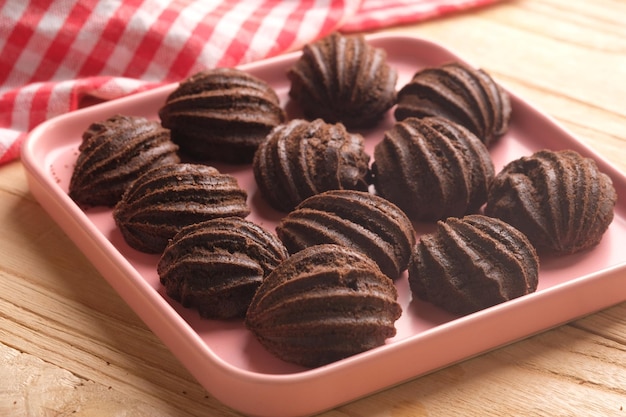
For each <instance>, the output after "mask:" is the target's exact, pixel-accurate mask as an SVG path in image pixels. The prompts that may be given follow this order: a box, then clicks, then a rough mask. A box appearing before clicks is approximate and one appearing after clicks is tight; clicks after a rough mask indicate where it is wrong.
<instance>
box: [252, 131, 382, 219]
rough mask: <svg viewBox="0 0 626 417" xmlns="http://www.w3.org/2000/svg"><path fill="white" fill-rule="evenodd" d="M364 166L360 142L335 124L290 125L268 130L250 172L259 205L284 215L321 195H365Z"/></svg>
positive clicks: (366, 167)
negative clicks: (346, 191) (350, 192)
mask: <svg viewBox="0 0 626 417" xmlns="http://www.w3.org/2000/svg"><path fill="white" fill-rule="evenodd" d="M369 160H370V157H369V155H368V154H367V153H365V149H364V143H363V137H362V136H361V135H360V134H355V133H350V132H348V131H347V130H346V128H345V127H344V126H343V125H342V124H341V123H326V122H324V121H323V120H322V119H316V120H314V121H312V122H309V121H307V120H303V119H294V120H291V121H289V122H287V123H285V124H282V125H279V126H277V127H276V128H274V130H272V132H271V133H270V134H269V135H268V136H267V138H266V140H265V141H264V142H263V143H261V145H260V146H259V149H258V150H257V152H256V154H255V156H254V161H253V163H252V169H253V172H254V178H255V180H256V183H257V185H258V187H259V190H260V192H261V195H262V196H263V197H264V198H265V200H266V201H267V202H268V203H269V204H270V205H271V206H272V207H273V208H275V209H277V210H280V211H290V210H293V208H294V207H296V206H297V205H298V204H299V203H300V202H302V201H303V200H304V199H306V198H308V197H310V196H312V195H315V194H319V193H321V192H324V191H328V190H339V189H350V190H360V191H365V190H367V188H368V179H369Z"/></svg>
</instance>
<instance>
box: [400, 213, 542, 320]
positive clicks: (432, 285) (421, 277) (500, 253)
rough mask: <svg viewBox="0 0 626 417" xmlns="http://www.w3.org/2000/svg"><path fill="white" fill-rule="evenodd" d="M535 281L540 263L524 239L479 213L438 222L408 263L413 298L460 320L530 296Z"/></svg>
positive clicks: (537, 277)
mask: <svg viewBox="0 0 626 417" xmlns="http://www.w3.org/2000/svg"><path fill="white" fill-rule="evenodd" d="M538 282H539V258H538V257H537V252H536V251H535V248H534V247H533V246H532V244H531V243H530V242H529V241H528V239H527V238H526V236H524V234H523V233H522V232H520V231H519V230H517V229H515V228H514V227H513V226H511V225H509V224H508V223H505V222H503V221H502V220H499V219H495V218H492V217H487V216H484V215H480V214H474V215H469V216H465V217H464V218H461V219H459V218H456V217H451V218H449V219H447V220H446V221H445V222H444V221H439V222H437V230H436V231H435V232H433V233H429V234H425V235H422V236H421V238H420V239H419V241H418V243H417V245H416V246H415V250H414V251H413V255H412V257H411V262H410V264H409V284H410V288H411V292H412V294H413V296H414V297H416V298H419V299H422V300H424V301H428V302H431V303H432V304H434V305H436V306H438V307H440V308H442V309H444V310H446V311H449V312H451V313H455V314H460V315H464V314H469V313H473V312H475V311H478V310H482V309H484V308H487V307H491V306H493V305H496V304H499V303H502V302H505V301H508V300H512V299H514V298H517V297H521V296H523V295H526V294H529V293H532V292H534V291H535V290H536V289H537V285H538Z"/></svg>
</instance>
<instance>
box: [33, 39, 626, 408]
mask: <svg viewBox="0 0 626 417" xmlns="http://www.w3.org/2000/svg"><path fill="white" fill-rule="evenodd" d="M366 38H367V39H368V41H370V42H390V41H406V42H418V43H423V44H428V45H430V46H433V47H436V48H439V49H442V50H444V51H445V52H447V53H448V54H450V55H452V56H454V57H456V58H457V59H459V60H460V61H464V60H463V59H462V58H461V57H459V55H458V54H456V53H454V52H453V51H452V50H450V49H448V48H446V47H444V46H442V45H440V44H437V43H435V42H432V41H429V40H425V39H422V38H420V37H418V36H415V35H413V34H403V33H401V32H393V33H385V32H382V33H378V34H375V35H368V36H366ZM299 54H300V51H295V52H291V53H288V54H285V55H280V56H277V57H274V58H269V59H267V60H263V61H258V62H255V63H252V64H247V65H243V66H240V67H239V68H241V69H244V70H251V71H253V70H255V69H256V68H259V67H264V66H270V65H275V64H276V63H280V62H286V61H290V60H292V59H294V57H296V56H298V55H299ZM465 62H467V61H465ZM177 84H178V83H171V84H166V85H163V86H161V87H157V88H154V89H151V90H147V91H144V92H140V93H137V94H134V95H131V96H127V97H124V98H120V99H116V100H111V101H109V102H105V103H102V104H98V105H95V106H92V107H88V108H85V109H80V110H77V111H74V112H71V113H67V114H64V115H61V116H58V117H56V118H54V119H51V120H48V121H46V122H44V123H42V124H41V125H39V126H38V127H36V128H35V129H34V130H33V131H32V132H31V133H30V134H29V135H28V137H27V138H26V140H25V141H24V143H23V144H22V162H23V164H24V166H25V168H26V171H27V179H28V182H29V185H30V188H31V191H32V192H33V195H34V196H35V197H36V198H37V200H38V201H39V202H40V203H42V201H45V202H46V203H45V204H44V203H42V206H44V209H46V211H48V213H49V214H50V215H51V217H53V219H54V220H55V221H56V222H57V223H58V224H59V225H60V226H61V228H62V229H63V230H64V232H65V233H67V234H68V235H69V236H70V238H71V239H72V240H73V241H74V243H75V244H77V246H78V247H79V248H80V249H81V250H82V251H83V252H84V253H85V254H86V255H87V257H88V259H89V260H90V261H91V262H92V263H93V264H94V266H96V268H97V269H98V270H99V272H100V273H101V274H102V275H103V276H104V277H105V279H106V280H107V281H108V282H109V283H110V284H111V285H112V286H113V288H114V289H115V290H116V291H117V292H118V294H119V295H120V296H122V298H124V300H125V301H126V302H127V304H129V306H131V308H132V309H133V310H134V311H135V312H137V314H138V315H139V316H140V317H141V318H142V320H143V321H144V322H145V323H146V324H147V325H148V327H150V329H151V330H152V331H153V332H155V334H157V335H158V336H159V337H160V338H161V340H163V341H164V343H165V344H166V345H168V348H170V350H172V352H174V353H175V354H176V356H178V357H179V359H180V360H181V362H183V364H185V366H186V367H187V368H188V369H190V370H192V369H193V367H192V366H190V365H192V364H193V363H194V362H196V361H198V360H204V361H209V365H211V369H212V372H215V373H216V374H215V375H219V377H220V378H223V380H222V381H223V382H226V381H229V384H230V385H233V384H235V385H237V384H239V385H241V386H247V387H256V388H259V386H261V385H263V386H265V387H266V388H267V387H271V388H272V389H273V388H275V387H280V388H281V389H282V390H283V391H285V390H287V391H289V392H290V393H291V394H292V395H296V394H297V393H295V392H294V389H293V388H291V389H288V388H289V387H294V386H297V387H301V386H304V385H307V384H311V383H312V382H315V381H319V380H320V379H324V378H327V377H328V376H329V375H330V376H337V374H338V373H355V372H356V371H358V370H359V369H358V368H360V367H362V364H363V363H364V362H365V363H367V362H372V361H378V362H381V356H383V358H382V359H384V356H385V355H386V356H389V355H390V353H388V352H396V351H403V352H405V353H404V354H406V350H407V349H410V348H411V347H413V346H412V345H413V344H414V343H413V341H414V340H415V339H416V338H419V339H420V340H421V339H426V338H436V337H450V335H449V332H451V331H455V330H456V329H458V328H461V329H465V328H466V327H467V326H470V327H471V326H472V325H473V324H474V323H476V322H477V323H479V324H481V325H483V326H485V325H489V324H490V323H492V322H493V321H494V317H495V321H499V320H498V317H501V316H498V315H497V312H498V311H501V310H504V311H505V312H509V311H519V310H525V309H526V308H527V307H525V305H526V304H529V302H528V301H527V300H528V299H531V300H533V301H532V303H535V304H537V303H539V304H541V303H545V301H543V299H544V298H547V299H550V300H551V299H552V298H554V297H558V296H559V295H560V294H562V293H563V292H564V289H565V292H568V291H569V292H572V293H576V292H578V291H583V290H584V291H587V290H589V289H591V288H588V287H595V286H596V285H599V284H596V283H597V282H599V278H602V280H601V282H602V283H603V285H604V286H607V287H608V288H612V286H613V284H614V281H615V282H619V281H624V277H623V274H620V272H623V270H624V269H625V268H626V263H623V264H620V265H616V266H613V267H610V268H608V269H605V270H602V271H598V272H596V273H593V274H588V275H585V276H581V277H578V278H575V279H572V280H570V281H567V282H565V283H562V284H557V285H555V286H553V287H551V288H546V289H543V290H542V291H541V292H540V293H536V294H533V297H532V298H522V299H517V300H512V301H509V302H507V303H505V304H501V305H499V306H495V307H492V308H490V309H487V310H483V311H481V312H478V313H474V314H473V315H469V316H465V317H460V318H457V319H455V320H452V321H451V322H448V323H445V324H442V325H439V326H436V327H435V328H433V329H429V330H427V331H425V332H423V333H422V334H420V335H413V336H410V337H407V338H405V339H402V340H398V341H395V342H394V343H393V344H391V345H386V346H384V347H383V349H380V348H377V349H374V350H371V351H368V352H364V353H363V354H360V355H356V356H353V357H351V358H347V359H344V360H342V361H340V362H339V363H334V364H331V365H328V366H324V367H320V368H315V369H310V370H304V371H302V372H298V373H295V374H265V373H259V372H253V371H248V370H243V369H241V368H238V367H236V366H235V365H232V364H229V363H226V362H224V361H223V360H222V359H221V358H220V357H219V356H218V355H217V354H215V353H214V352H213V351H212V350H211V349H210V348H208V346H206V345H205V344H204V342H203V341H202V340H200V338H199V336H198V335H197V333H196V332H195V331H194V330H193V329H192V328H191V326H190V325H189V324H188V323H187V322H186V321H185V320H184V319H183V318H182V317H180V316H179V315H178V314H174V315H175V316H176V317H177V318H178V319H177V320H176V319H175V320H174V323H172V322H170V320H172V317H171V316H172V315H171V314H170V315H167V314H165V313H163V311H160V310H159V309H160V308H163V307H165V308H166V309H167V308H171V307H170V306H169V304H168V303H167V301H165V300H164V299H163V298H162V297H161V296H160V294H158V293H157V292H156V291H153V288H152V287H151V286H150V285H149V284H147V283H146V282H145V281H144V280H143V279H142V278H141V277H137V276H134V277H133V276H132V271H134V272H135V274H136V275H139V274H138V272H137V271H136V270H135V269H134V267H133V266H132V265H131V264H130V263H129V262H128V261H127V260H126V259H125V258H123V256H120V257H114V258H115V259H111V258H110V256H106V255H107V254H108V252H109V251H111V250H113V251H115V252H117V249H115V247H114V246H113V245H112V244H111V242H109V241H108V239H106V238H105V237H104V236H103V235H102V234H101V233H99V232H98V231H97V230H92V229H90V228H89V227H88V226H89V223H90V222H89V219H88V218H87V216H86V215H83V217H79V218H75V217H73V216H71V214H72V211H71V210H70V208H71V205H73V204H74V203H73V201H71V199H69V196H67V194H65V193H63V192H60V191H61V190H60V187H56V188H54V186H53V184H51V183H52V180H51V179H50V178H47V176H46V175H45V173H44V172H43V171H42V168H41V167H39V166H37V164H36V160H37V154H38V152H37V150H36V149H35V145H36V142H37V140H41V138H43V137H44V136H45V133H46V132H47V131H48V130H50V129H51V128H52V127H53V126H55V125H59V124H63V123H67V122H68V120H70V121H71V120H74V119H75V118H77V117H89V114H91V113H94V112H96V111H106V110H108V109H115V108H116V107H118V106H119V105H120V103H129V102H132V101H135V100H137V101H140V100H142V99H145V98H146V97H153V96H158V95H161V94H166V93H167V92H169V91H171V90H172V89H174V88H175V86H176V85H177ZM507 91H508V90H507ZM508 92H509V94H510V95H511V98H512V99H516V100H519V101H521V102H524V103H526V102H525V100H523V99H521V98H519V97H517V96H516V95H515V94H514V93H512V92H510V91H508ZM526 104H528V103H526ZM529 107H530V108H532V109H533V110H535V111H536V112H537V114H536V115H539V116H541V117H542V118H544V119H545V121H546V122H549V123H551V124H553V125H554V126H555V127H556V128H558V129H559V130H561V131H563V132H564V133H565V134H567V135H568V136H570V137H572V138H575V136H574V135H572V134H571V133H569V132H568V131H566V130H565V129H564V128H563V127H562V126H561V125H560V124H559V123H558V122H556V120H554V119H552V118H551V117H550V116H548V115H546V114H544V113H542V112H539V111H537V110H536V109H535V107H533V106H530V105H529ZM575 144H576V145H577V148H579V149H580V150H582V151H583V152H584V153H586V154H587V155H589V156H592V157H593V158H594V159H595V160H596V161H597V162H598V163H599V165H602V170H603V171H605V172H606V173H607V174H609V175H610V176H611V177H612V178H619V179H620V188H621V189H622V191H623V190H624V189H626V185H624V184H626V176H624V174H623V173H622V172H621V171H620V170H619V169H617V168H616V167H614V166H613V165H612V164H611V163H610V162H609V161H607V160H606V159H604V158H603V157H602V156H601V155H599V154H598V153H597V152H596V151H595V150H593V149H592V148H590V147H589V146H588V145H586V144H585V143H583V142H581V141H579V140H577V139H576V142H575ZM51 185H52V188H50V186H51ZM616 188H617V187H616ZM618 195H620V192H619V190H618ZM621 195H624V193H623V192H622V193H621ZM68 216H69V218H68ZM85 239H86V240H87V242H89V245H90V246H93V247H92V248H87V249H86V250H87V251H89V253H86V251H85V250H84V249H85V241H86V240H85ZM79 243H80V244H79ZM102 254H104V255H105V256H104V258H100V256H101V255H102ZM120 258H123V259H120ZM129 271H130V272H131V277H130V279H125V280H124V281H127V282H125V283H119V282H117V279H119V278H116V277H115V275H117V273H121V274H128V272H129ZM620 275H622V276H620ZM122 291H130V292H129V293H127V292H124V293H122ZM555 293H556V294H555ZM624 300H626V291H622V292H619V291H615V292H613V294H612V298H610V299H607V300H604V301H603V302H598V301H596V302H595V303H591V304H590V305H588V306H585V308H584V309H583V310H584V311H582V312H581V313H580V314H579V315H577V316H576V317H570V315H569V314H568V315H567V316H568V317H559V318H555V320H554V323H551V324H550V325H549V326H547V327H543V328H541V329H535V330H534V331H533V332H531V333H524V334H519V335H517V336H516V335H512V337H510V336H509V337H507V338H506V339H507V340H502V343H500V344H498V345H495V346H488V347H482V348H480V349H479V350H477V351H476V352H475V353H474V354H473V355H471V356H475V355H478V354H481V353H484V352H486V351H488V350H492V349H496V348H498V347H500V346H502V345H504V344H508V343H512V342H514V341H516V340H519V339H523V338H525V337H529V336H531V335H532V334H536V333H539V332H542V331H545V330H547V329H549V328H551V327H555V326H558V325H560V324H562V323H565V322H568V321H571V320H574V319H575V318H577V317H580V316H582V315H585V314H589V313H591V312H594V311H597V310H599V309H602V308H606V307H609V306H611V305H614V304H617V303H619V302H621V301H624ZM140 303H145V304H147V305H148V306H149V307H150V310H151V311H150V313H151V314H148V312H144V313H141V314H140V313H139V312H138V311H137V307H136V306H137V305H139V304H140ZM607 303H608V304H607ZM494 312H496V313H494ZM151 315H152V316H151ZM150 316H151V317H150ZM502 317H504V316H502ZM157 318H158V319H159V320H157ZM161 320H163V321H161ZM163 323H167V324H168V329H163V328H162V325H163ZM468 323H469V324H468ZM165 333H168V334H170V335H169V336H167V335H166V336H165V337H164V336H163V335H164V334H165ZM517 333H519V332H517ZM172 334H177V335H178V336H179V337H183V336H184V337H191V339H190V342H192V343H189V344H188V346H186V347H180V346H171V343H167V342H166V340H165V339H167V338H168V337H172V336H171V335H172ZM193 335H195V338H194V337H193ZM442 335H443V336H442ZM396 353H397V352H396ZM183 356H186V357H185V358H183ZM471 356H463V357H459V358H455V359H454V360H452V361H450V362H447V363H441V364H439V366H437V367H434V368H432V369H428V370H426V371H424V372H421V373H418V374H411V375H404V376H402V378H394V381H391V383H385V384H384V386H382V384H379V385H381V386H380V387H378V388H376V389H373V390H368V391H367V392H360V393H356V392H351V393H350V394H349V395H343V396H341V398H333V399H332V401H326V402H325V403H324V404H323V405H322V404H321V403H319V405H318V406H316V407H308V408H307V407H300V409H299V410H297V411H295V412H294V413H288V414H284V413H281V412H280V411H281V410H276V409H271V411H270V414H256V413H255V411H259V410H258V409H255V408H252V407H250V405H249V404H248V405H247V406H245V407H240V405H241V404H233V402H232V401H230V400H229V397H230V395H229V394H228V393H227V392H223V391H224V390H222V389H220V387H217V386H216V385H220V384H215V383H212V382H211V381H207V378H203V377H202V375H196V374H197V372H192V373H193V374H194V376H195V377H196V378H197V379H198V380H199V382H200V383H201V384H202V385H204V387H205V388H206V389H207V391H208V392H209V393H211V394H212V395H214V396H215V397H217V398H218V399H219V400H220V401H222V402H223V403H224V404H226V405H228V406H230V407H232V408H234V409H237V410H239V411H243V412H247V413H250V414H253V415H285V416H287V415H289V416H291V415H305V414H310V413H317V412H321V411H323V410H326V409H329V408H333V407H336V406H338V405H340V404H342V403H345V402H349V401H352V400H354V399H357V398H359V397H362V396H364V395H368V394H370V393H372V392H375V391H378V390H382V389H386V388H388V387H390V386H392V385H396V384H399V383H401V382H403V381H406V380H408V379H412V378H416V377H418V376H420V375H423V374H424V373H428V372H433V371H435V370H437V369H440V368H442V367H445V366H448V365H450V364H452V363H456V362H458V361H460V360H464V359H467V358H469V357H471ZM188 358H191V359H188ZM382 362H385V361H384V360H383V361H382ZM356 373H357V374H358V372H356ZM212 379H214V380H218V379H219V378H216V377H215V376H213V377H212ZM229 384H224V385H229ZM230 385H229V386H230ZM209 387H211V389H210V388H209ZM298 389H300V388H298ZM261 391H262V392H264V395H270V396H271V395H272V392H269V391H268V390H267V389H263V390H261ZM282 395H285V394H284V393H283V392H282V391H281V396H282ZM296 396H297V395H296ZM274 400H275V399H270V400H269V403H271V402H272V401H274ZM256 406H261V404H256ZM269 410H270V409H269V408H268V409H267V410H265V411H264V412H267V411H269Z"/></svg>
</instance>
